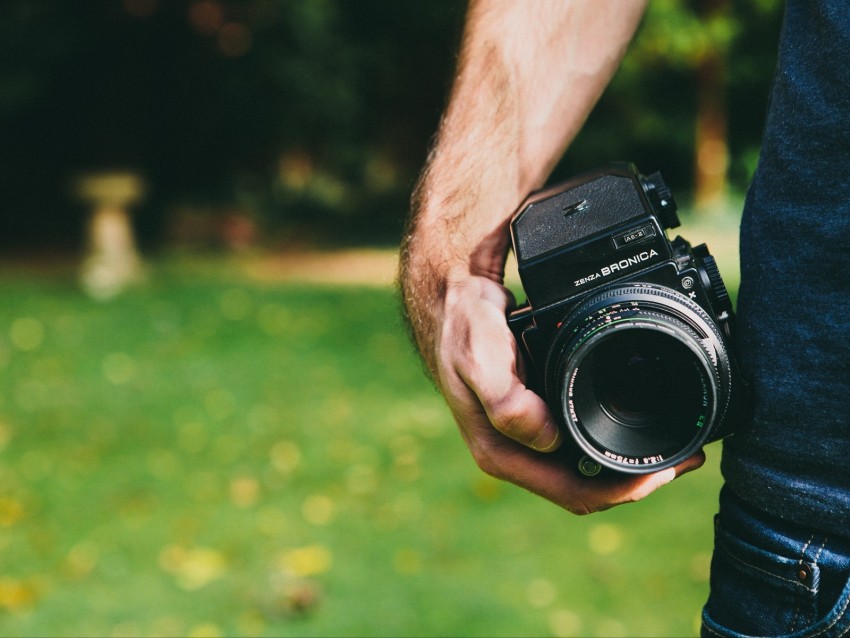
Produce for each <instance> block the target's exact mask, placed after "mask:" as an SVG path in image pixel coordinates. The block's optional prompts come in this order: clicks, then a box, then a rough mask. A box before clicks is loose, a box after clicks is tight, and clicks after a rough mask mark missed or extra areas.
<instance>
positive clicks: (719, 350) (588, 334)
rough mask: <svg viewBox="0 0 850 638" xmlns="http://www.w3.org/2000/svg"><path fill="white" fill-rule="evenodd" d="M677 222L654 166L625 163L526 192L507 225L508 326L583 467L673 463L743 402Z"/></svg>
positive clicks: (727, 345) (720, 309) (715, 315)
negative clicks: (512, 268) (511, 287)
mask: <svg viewBox="0 0 850 638" xmlns="http://www.w3.org/2000/svg"><path fill="white" fill-rule="evenodd" d="M677 226H679V218H678V215H677V213H676V203H675V201H674V199H673V196H672V194H671V193H670V190H669V188H668V187H667V186H666V184H665V183H664V180H663V179H662V178H661V175H660V174H659V173H654V174H652V175H650V176H648V177H646V176H644V175H642V174H641V173H639V172H638V170H637V168H636V167H635V166H634V165H633V164H626V163H617V164H611V165H610V166H607V167H605V168H602V169H598V170H596V171H592V172H589V173H586V174H583V175H581V176H579V177H576V178H573V179H571V180H569V181H567V182H565V183H562V184H559V185H557V186H553V187H550V188H546V189H544V190H541V191H538V192H535V193H532V194H531V195H530V196H529V197H528V198H527V199H526V201H525V202H524V203H523V204H522V205H521V206H520V207H519V209H518V210H517V212H516V213H515V215H514V217H513V219H512V221H511V238H512V241H513V250H514V254H515V255H516V259H517V266H518V270H519V275H520V280H521V282H522V286H523V289H524V291H525V294H526V296H527V301H526V303H524V304H523V305H522V306H520V307H518V308H516V309H515V310H513V311H512V312H510V314H509V315H508V324H509V326H510V329H511V331H512V332H513V334H514V336H515V337H516V340H517V343H518V345H519V349H520V351H521V353H522V355H523V358H524V363H525V366H524V368H525V376H526V385H527V386H528V387H530V388H531V389H532V390H534V391H535V392H537V393H538V394H539V395H541V396H542V397H543V398H544V399H545V400H546V402H547V404H548V406H549V408H550V410H551V412H552V413H553V415H554V417H555V418H556V419H557V420H558V421H559V423H560V426H561V427H562V428H564V429H565V430H566V431H567V432H568V433H569V435H570V436H571V438H572V441H573V442H574V445H573V446H572V449H573V450H574V451H575V452H576V454H575V457H576V459H577V461H578V470H579V471H580V472H581V473H582V474H584V475H586V476H593V475H596V474H598V473H599V472H600V471H602V469H603V468H608V469H609V470H614V471H617V472H623V473H627V474H646V473H650V472H656V471H659V470H662V469H664V468H667V467H672V466H674V465H677V464H678V463H680V462H682V461H684V460H685V459H687V458H688V457H690V456H691V455H693V454H694V453H695V452H697V451H698V450H699V449H701V448H702V446H703V445H705V444H706V443H708V442H710V441H715V440H717V439H720V438H722V437H724V436H727V435H729V434H731V433H732V431H733V430H734V424H735V422H736V421H738V420H739V419H740V418H741V415H743V414H744V412H745V410H746V405H747V399H746V397H747V391H746V384H745V383H744V382H743V380H742V378H741V375H740V372H739V368H738V365H737V363H736V361H735V358H734V356H733V352H732V338H733V332H734V326H733V322H734V314H733V310H732V303H731V301H730V299H729V294H728V292H727V290H726V287H725V285H724V283H723V280H722V278H721V276H720V271H719V270H718V268H717V264H716V263H715V260H714V258H713V257H712V256H711V255H710V254H709V252H708V248H707V247H706V246H705V244H701V245H699V246H694V247H692V246H691V245H690V244H689V243H688V242H687V241H685V240H684V239H682V238H681V237H676V238H675V239H673V240H672V241H671V240H669V239H668V237H667V234H666V230H667V229H671V228H675V227H677Z"/></svg>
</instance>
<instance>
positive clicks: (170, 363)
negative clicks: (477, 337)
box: [0, 0, 782, 636]
mask: <svg viewBox="0 0 850 638" xmlns="http://www.w3.org/2000/svg"><path fill="white" fill-rule="evenodd" d="M781 9H782V3H781V2H780V0H747V1H744V0H741V1H731V0H654V1H653V2H652V3H651V4H650V8H649V12H648V14H647V16H646V19H645V21H644V23H643V25H642V27H641V29H640V31H639V33H638V36H637V38H636V41H635V43H634V45H633V47H632V48H631V50H630V53H629V54H628V56H627V58H626V60H625V62H624V64H623V66H622V69H621V70H620V72H619V73H618V75H617V76H616V78H615V79H614V81H613V83H612V85H611V86H610V88H609V90H608V91H607V92H606V94H605V95H604V96H603V98H602V100H601V102H600V103H599V105H598V107H597V108H596V110H595V111H594V113H593V114H592V115H591V117H590V119H589V121H588V123H587V125H586V126H585V128H584V130H583V131H582V133H581V135H580V136H579V138H578V139H577V140H576V141H575V143H574V144H573V145H572V147H571V148H570V150H569V151H568V153H567V154H566V155H565V157H564V158H563V161H562V162H561V164H560V165H559V166H558V168H557V169H556V172H555V175H554V176H553V180H554V179H558V178H559V177H566V176H568V175H570V174H573V173H575V172H579V171H582V170H585V169H587V168H591V167H593V166H596V165H598V164H600V163H604V162H607V161H609V160H612V159H622V160H629V161H634V162H636V163H637V164H638V166H639V167H640V168H641V169H642V170H643V171H644V172H647V173H648V172H652V171H655V170H660V171H662V173H663V174H664V175H665V177H666V179H667V181H668V183H669V184H670V185H671V187H672V189H673V192H674V193H676V196H677V199H678V200H679V203H680V206H681V208H682V209H683V211H682V217H683V222H684V223H683V227H682V228H681V229H680V231H679V232H681V233H682V235H683V236H685V237H686V238H687V239H689V240H691V241H692V242H694V243H697V242H700V241H706V242H707V243H708V245H709V248H710V249H711V251H712V252H713V253H714V254H716V255H717V256H718V260H719V263H720V267H721V270H722V271H723V273H724V277H725V278H726V280H727V282H728V283H729V284H730V287H731V288H732V289H733V294H734V289H735V288H736V287H737V256H736V249H737V224H738V216H739V214H740V208H741V200H742V197H743V194H744V192H745V190H746V186H747V183H748V180H749V179H750V177H751V175H752V172H753V170H754V167H755V162H756V158H757V155H758V150H759V142H760V134H761V130H762V122H763V116H764V110H765V105H766V99H767V93H768V89H769V84H770V81H771V79H772V72H773V67H774V64H775V47H776V40H777V36H778V31H779V27H780V24H781ZM464 11H465V4H464V3H463V2H462V1H461V0H451V1H449V0H430V1H429V2H412V1H395V0H351V1H345V0H86V1H85V2H74V3H71V2H64V1H61V0H4V2H3V3H0V196H2V199H0V634H2V635H33V636H34V635H98V636H102V635H114V636H122V635H131V636H137V635H187V636H224V635H251V636H256V635H298V636H304V635H334V636H342V635H376V636H383V635H387V636H389V635H423V636H425V635H431V636H436V635H439V636H445V635H463V636H485V635H516V636H520V635H528V636H540V635H553V636H614V635H617V636H620V635H622V636H650V635H652V636H661V635H666V636H680V635H688V634H695V633H696V632H697V624H696V623H697V621H698V615H699V611H700V607H701V605H702V603H703V601H704V598H705V595H706V593H707V587H708V583H707V578H708V562H709V558H710V551H711V515H712V514H713V512H714V509H715V498H716V491H717V489H718V486H719V482H720V478H719V472H718V470H717V455H718V450H716V449H710V453H709V462H708V464H707V466H706V468H705V469H703V470H701V471H700V472H697V473H694V474H691V475H689V476H688V477H686V478H684V479H682V480H681V481H677V482H676V483H675V484H674V485H672V486H670V487H669V488H667V489H665V490H663V491H662V492H661V493H659V494H656V495H653V497H652V498H650V499H649V500H647V501H646V502H644V503H641V504H640V505H635V506H630V507H624V508H619V509H615V510H613V511H611V512H606V513H603V514H600V515H595V516H592V517H589V518H582V519H578V518H574V517H570V516H567V515H565V514H564V513H562V512H561V511H559V510H557V509H556V508H555V507H554V506H551V505H548V504H546V503H544V502H542V501H539V500H538V499H536V498H532V497H530V496H528V495H527V494H525V493H523V492H521V491H520V490H518V489H515V488H513V487H511V486H508V485H503V484H500V483H497V482H495V481H492V480H490V479H488V478H487V477H485V476H483V475H482V474H481V473H480V472H479V471H478V470H477V468H476V467H475V466H474V463H473V462H472V461H471V459H470V458H469V455H468V453H467V452H466V449H465V447H464V446H463V444H462V442H461V440H460V438H459V437H458V435H457V433H456V432H455V426H454V424H453V422H452V420H451V417H450V415H449V413H448V411H447V409H446V408H445V407H444V406H443V404H442V402H441V400H440V398H439V397H438V396H437V395H436V393H435V392H434V390H433V389H432V388H431V386H430V384H429V382H428V381H427V380H426V379H425V377H424V375H423V374H422V371H421V368H420V366H419V364H418V362H417V360H416V358H415V357H414V355H413V353H412V351H411V348H410V346H409V345H408V343H407V340H406V337H405V334H404V329H403V327H402V325H401V322H400V320H399V318H398V302H397V300H396V295H395V292H394V290H393V277H394V271H395V257H396V246H397V245H398V241H399V238H400V235H401V229H402V225H403V220H404V216H405V212H406V208H407V199H408V196H409V192H410V189H411V187H412V185H413V182H414V180H415V178H416V174H417V172H418V170H419V168H420V167H421V164H422V162H423V160H424V158H425V155H426V152H427V148H428V144H429V140H430V138H431V136H432V135H433V132H434V130H435V128H436V125H437V122H438V118H439V114H440V111H441V109H442V106H443V104H444V101H445V98H446V93H447V90H448V88H449V85H450V81H451V75H452V69H453V64H454V60H455V55H456V49H457V44H458V41H459V37H460V29H461V26H462V21H463V15H464ZM511 282H512V285H514V286H515V285H516V281H515V279H511ZM713 447H719V446H713Z"/></svg>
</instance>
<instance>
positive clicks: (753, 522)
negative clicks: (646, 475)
mask: <svg viewBox="0 0 850 638" xmlns="http://www.w3.org/2000/svg"><path fill="white" fill-rule="evenodd" d="M848 633H850V540H848V539H846V538H838V537H835V536H834V535H831V534H830V535H826V534H824V533H820V532H817V531H814V530H811V529H806V528H804V527H802V526H799V525H795V524H791V523H788V522H785V521H782V520H781V519H779V518H774V517H772V516H769V515H767V514H765V513H763V512H759V511H757V510H754V509H753V508H751V507H750V506H748V505H746V504H745V503H744V502H743V501H741V500H740V499H739V498H738V497H736V496H735V495H734V493H733V492H732V491H731V490H730V489H729V488H728V487H724V488H723V491H722V492H721V496H720V513H719V514H718V515H717V517H716V519H715V545H714V556H713V558H712V562H711V594H710V595H709V599H708V602H707V603H706V605H705V608H704V609H703V625H702V636H708V637H717V636H722V637H727V636H728V637H732V636H734V637H741V636H794V637H799V638H804V637H805V638H808V637H812V638H814V637H817V638H832V637H833V636H843V635H845V634H848Z"/></svg>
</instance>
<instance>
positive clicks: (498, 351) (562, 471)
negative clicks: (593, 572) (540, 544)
mask: <svg viewBox="0 0 850 638" xmlns="http://www.w3.org/2000/svg"><path fill="white" fill-rule="evenodd" d="M511 302H512V298H511V295H510V293H509V292H508V291H507V290H506V289H505V288H504V287H503V286H501V285H499V284H497V283H495V282H493V281H492V280H490V279H488V278H486V277H469V278H468V279H465V280H463V281H459V282H456V283H454V284H452V285H450V286H449V288H448V290H447V291H446V302H445V305H444V310H445V315H444V322H443V325H442V327H441V329H440V345H439V349H438V355H437V357H438V361H437V369H438V373H439V385H440V388H441V389H442V391H443V394H444V396H445V398H446V401H447V403H448V405H449V407H450V408H451V410H452V413H453V414H454V417H455V420H456V421H457V423H458V425H459V426H460V430H461V433H462V435H463V437H464V439H465V441H466V443H467V445H468V446H469V449H470V450H471V452H472V455H473V457H474V458H475V461H476V462H477V464H478V466H479V467H480V468H481V469H482V470H483V471H485V472H486V473H488V474H490V475H491V476H495V477H497V478H500V479H504V480H507V481H510V482H512V483H515V484H517V485H520V486H521V487H524V488H526V489H528V490H530V491H531V492H534V493H536V494H539V495H540V496H543V497H544V498H547V499H548V500H550V501H552V502H554V503H556V504H558V505H560V506H561V507H564V508H565V509H567V510H569V511H571V512H573V513H575V514H587V513H590V512H594V511H598V510H603V509H607V508H609V507H612V506H614V505H619V504H621V503H626V502H631V501H637V500H639V499H641V498H643V497H645V496H647V495H648V494H649V493H651V492H652V491H654V490H655V489H657V488H658V487H660V486H661V485H664V484H665V483H669V482H670V481H672V480H673V479H674V478H675V477H676V476H678V475H681V474H683V473H685V472H688V471H690V470H693V469H696V468H697V467H699V466H700V465H702V463H703V460H704V458H703V457H702V455H698V456H695V457H693V458H691V459H689V460H688V461H686V462H685V463H683V464H681V465H680V466H678V467H677V468H670V469H667V470H665V471H662V472H658V473H656V474H651V475H648V476H639V477H625V476H623V477H622V478H619V479H615V480H612V479H610V478H604V479H603V478H592V479H588V478H584V477H582V476H580V475H579V474H578V473H577V472H576V468H575V464H574V463H569V462H568V461H567V460H566V459H564V458H563V456H562V455H560V454H550V453H551V452H554V451H555V450H557V449H558V448H559V446H560V445H561V442H562V440H561V437H562V434H561V432H560V430H559V428H558V426H557V425H556V424H555V422H554V420H553V418H552V416H551V414H550V412H549V410H548V408H547V406H546V404H545V402H544V401H543V400H542V399H541V398H540V397H539V396H538V395H537V394H535V393H534V392H532V391H531V390H529V389H528V388H526V387H525V385H524V383H523V381H522V379H521V372H522V367H521V365H522V364H521V358H518V353H517V347H516V341H515V340H514V337H513V334H512V333H511V332H510V330H509V329H508V327H507V324H506V321H505V313H506V311H507V308H508V305H509V304H510V303H511Z"/></svg>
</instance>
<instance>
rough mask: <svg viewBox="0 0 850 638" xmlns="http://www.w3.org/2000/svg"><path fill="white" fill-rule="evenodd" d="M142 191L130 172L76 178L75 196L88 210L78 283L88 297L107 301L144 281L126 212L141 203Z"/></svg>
mask: <svg viewBox="0 0 850 638" xmlns="http://www.w3.org/2000/svg"><path fill="white" fill-rule="evenodd" d="M146 190H147V189H146V185H145V182H144V179H142V177H141V176H140V175H138V174H136V173H133V172H99V173H89V174H86V175H82V176H80V177H79V178H77V180H76V182H75V192H76V195H77V197H78V198H79V199H81V200H82V201H84V202H85V203H86V204H88V205H89V206H90V207H91V213H90V215H89V223H88V231H87V239H88V248H87V252H86V256H85V259H84V260H83V264H82V268H81V271H80V283H81V284H82V286H83V289H84V290H85V291H86V292H87V293H88V294H89V295H91V296H92V297H95V298H97V299H109V298H111V297H114V296H115V295H117V294H118V293H120V292H121V291H122V290H124V289H125V288H126V287H127V286H129V285H132V284H134V283H137V282H139V281H141V280H142V279H144V265H143V263H142V258H141V255H140V254H139V251H138V248H137V246H136V240H135V237H134V233H133V224H132V216H131V213H130V208H131V207H132V206H133V205H135V204H137V203H138V202H139V201H141V200H142V198H143V197H144V195H145V191H146Z"/></svg>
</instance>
